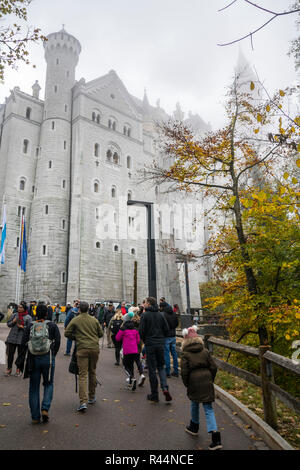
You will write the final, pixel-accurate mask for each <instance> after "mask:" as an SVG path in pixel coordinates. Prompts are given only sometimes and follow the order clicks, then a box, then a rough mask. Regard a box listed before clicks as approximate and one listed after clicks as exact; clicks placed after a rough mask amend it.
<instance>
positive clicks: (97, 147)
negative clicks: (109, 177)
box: [94, 144, 100, 157]
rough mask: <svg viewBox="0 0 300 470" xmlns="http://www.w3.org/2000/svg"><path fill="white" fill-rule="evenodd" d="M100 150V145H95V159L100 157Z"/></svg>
mask: <svg viewBox="0 0 300 470" xmlns="http://www.w3.org/2000/svg"><path fill="white" fill-rule="evenodd" d="M99 149H100V145H99V144H95V145H94V157H99Z"/></svg>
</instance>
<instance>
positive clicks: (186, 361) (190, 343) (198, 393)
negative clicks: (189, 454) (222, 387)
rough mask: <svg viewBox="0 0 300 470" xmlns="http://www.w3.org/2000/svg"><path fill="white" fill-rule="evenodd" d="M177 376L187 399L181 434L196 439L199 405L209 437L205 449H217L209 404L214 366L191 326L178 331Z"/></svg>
mask: <svg viewBox="0 0 300 470" xmlns="http://www.w3.org/2000/svg"><path fill="white" fill-rule="evenodd" d="M182 335H183V338H184V339H183V342H182V356H181V376H182V380H183V383H184V385H185V386H186V387H187V396H188V397H189V399H190V400H191V422H190V425H189V426H187V427H186V428H185V431H186V432H188V433H190V434H192V435H193V436H196V435H197V434H198V430H199V422H200V421H199V403H202V404H203V408H204V412H205V417H206V427H207V432H208V433H211V434H212V442H211V444H210V445H209V450H216V449H221V448H222V445H221V434H220V433H219V432H218V430H217V424H216V419H215V413H214V410H213V407H212V402H213V401H214V400H215V392H214V383H213V382H214V379H215V376H216V373H217V367H216V365H215V363H214V361H213V359H212V357H211V355H210V353H209V352H208V350H207V349H205V348H204V344H203V341H202V339H201V338H200V336H198V334H197V326H196V325H194V326H192V327H190V328H188V329H184V330H183V331H182Z"/></svg>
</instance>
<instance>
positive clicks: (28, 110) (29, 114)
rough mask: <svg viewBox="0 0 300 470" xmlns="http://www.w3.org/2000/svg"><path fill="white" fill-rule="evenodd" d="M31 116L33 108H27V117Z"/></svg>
mask: <svg viewBox="0 0 300 470" xmlns="http://www.w3.org/2000/svg"><path fill="white" fill-rule="evenodd" d="M30 116H31V108H26V119H30Z"/></svg>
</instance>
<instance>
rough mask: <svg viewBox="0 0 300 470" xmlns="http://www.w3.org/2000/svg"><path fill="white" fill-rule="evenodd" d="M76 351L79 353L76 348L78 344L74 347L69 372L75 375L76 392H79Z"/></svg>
mask: <svg viewBox="0 0 300 470" xmlns="http://www.w3.org/2000/svg"><path fill="white" fill-rule="evenodd" d="M76 353H77V348H76V345H75V348H74V350H73V353H72V356H71V362H70V364H69V372H70V374H74V375H75V392H76V393H77V375H79V368H78V363H77V355H76Z"/></svg>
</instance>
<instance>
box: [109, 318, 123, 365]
mask: <svg viewBox="0 0 300 470" xmlns="http://www.w3.org/2000/svg"><path fill="white" fill-rule="evenodd" d="M122 323H123V315H122V312H121V309H117V310H116V313H115V315H114V316H113V317H112V319H111V320H110V322H109V325H108V328H109V330H110V332H111V339H112V342H113V344H114V346H115V357H116V362H115V366H119V365H120V352H121V348H122V343H121V342H120V341H117V340H116V335H117V333H118V331H119V329H120V328H121V326H122Z"/></svg>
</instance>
